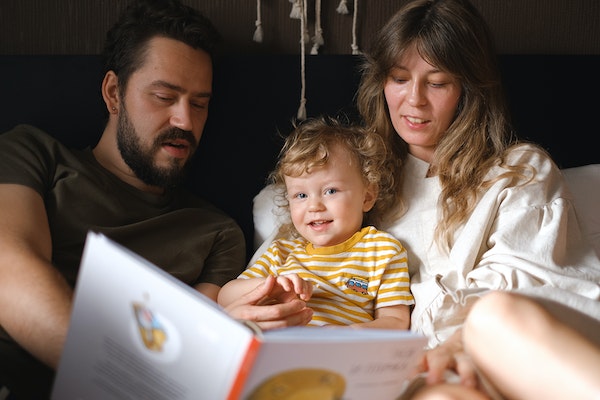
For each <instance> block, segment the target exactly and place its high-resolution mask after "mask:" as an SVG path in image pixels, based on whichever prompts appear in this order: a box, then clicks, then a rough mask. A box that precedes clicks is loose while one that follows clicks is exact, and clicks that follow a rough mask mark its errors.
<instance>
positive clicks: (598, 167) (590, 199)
mask: <svg viewBox="0 0 600 400" xmlns="http://www.w3.org/2000/svg"><path fill="white" fill-rule="evenodd" d="M562 172H563V176H564V177H565V179H566V181H567V185H568V186H569V189H571V193H573V197H574V199H575V200H574V203H575V213H576V214H577V219H578V221H579V224H580V225H581V230H582V231H583V234H584V235H585V236H586V237H587V238H588V240H589V241H590V243H591V244H592V247H593V248H594V250H595V251H596V254H598V257H600V208H599V206H600V164H590V165H584V166H581V167H573V168H565V169H563V170H562Z"/></svg>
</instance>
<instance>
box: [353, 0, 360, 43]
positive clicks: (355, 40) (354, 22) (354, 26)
mask: <svg viewBox="0 0 600 400" xmlns="http://www.w3.org/2000/svg"><path fill="white" fill-rule="evenodd" d="M357 19H358V0H354V15H353V17H352V45H351V47H352V54H360V49H359V48H358V44H357V43H358V41H357V39H356V21H357Z"/></svg>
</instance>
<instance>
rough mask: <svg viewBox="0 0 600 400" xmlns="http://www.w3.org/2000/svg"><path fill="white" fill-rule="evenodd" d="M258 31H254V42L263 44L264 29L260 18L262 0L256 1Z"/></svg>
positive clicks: (255, 23)
mask: <svg viewBox="0 0 600 400" xmlns="http://www.w3.org/2000/svg"><path fill="white" fill-rule="evenodd" d="M254 25H256V30H255V31H254V37H253V38H252V40H254V41H255V42H258V43H262V41H263V29H262V19H261V16H260V0H256V22H254Z"/></svg>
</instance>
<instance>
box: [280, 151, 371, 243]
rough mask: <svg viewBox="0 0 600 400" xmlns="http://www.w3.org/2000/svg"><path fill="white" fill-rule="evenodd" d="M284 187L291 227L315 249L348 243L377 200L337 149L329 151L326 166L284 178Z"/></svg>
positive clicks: (354, 164)
mask: <svg viewBox="0 0 600 400" xmlns="http://www.w3.org/2000/svg"><path fill="white" fill-rule="evenodd" d="M285 184H286V187H287V193H288V199H289V204H290V214H291V218H292V223H293V224H294V227H295V228H296V230H297V231H298V233H300V234H301V235H302V236H303V237H304V238H305V239H307V240H308V241H310V242H311V243H312V244H313V245H314V246H315V247H322V246H333V245H336V244H340V243H342V242H344V241H346V240H347V239H349V238H350V237H351V236H352V235H353V234H354V233H356V232H357V231H358V230H360V228H361V226H362V221H363V213H364V212H367V211H369V210H370V209H371V207H373V204H374V203H375V198H376V196H375V192H374V190H373V189H372V188H371V187H368V186H367V185H366V184H365V182H364V180H363V178H362V176H361V172H360V169H359V166H358V164H357V162H356V161H355V160H353V159H352V157H351V156H350V154H349V153H348V151H347V150H346V149H345V148H344V147H343V146H340V145H337V146H335V147H334V148H333V149H332V151H331V154H330V157H329V160H328V162H327V164H325V165H324V166H322V167H318V168H313V169H311V171H310V173H304V174H302V175H300V176H298V177H291V176H286V177H285Z"/></svg>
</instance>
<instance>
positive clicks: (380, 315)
mask: <svg viewBox="0 0 600 400" xmlns="http://www.w3.org/2000/svg"><path fill="white" fill-rule="evenodd" d="M350 326H351V327H352V328H377V329H408V328H409V327H410V306H407V305H404V304H400V305H397V306H389V307H380V308H378V309H376V310H375V319H373V321H369V322H361V323H358V324H352V325H350Z"/></svg>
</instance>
